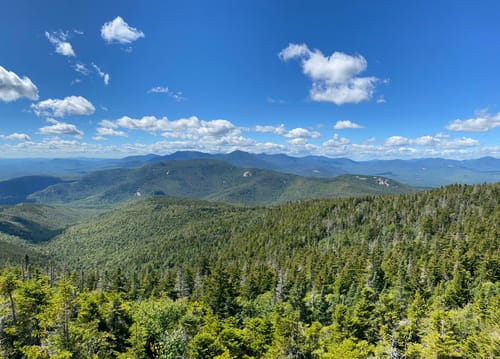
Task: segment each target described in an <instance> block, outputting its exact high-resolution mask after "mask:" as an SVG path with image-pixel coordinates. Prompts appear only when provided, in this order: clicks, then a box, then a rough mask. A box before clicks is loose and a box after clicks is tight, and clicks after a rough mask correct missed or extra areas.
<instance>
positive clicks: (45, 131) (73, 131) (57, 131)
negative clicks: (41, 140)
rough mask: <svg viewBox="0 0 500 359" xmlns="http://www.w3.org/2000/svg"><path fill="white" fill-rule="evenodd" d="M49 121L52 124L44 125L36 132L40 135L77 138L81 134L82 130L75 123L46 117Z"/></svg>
mask: <svg viewBox="0 0 500 359" xmlns="http://www.w3.org/2000/svg"><path fill="white" fill-rule="evenodd" d="M47 121H48V122H49V123H51V124H52V125H49V126H44V127H41V128H40V129H38V133H40V134H42V135H56V136H62V135H66V136H75V137H77V138H80V137H82V136H83V132H82V131H80V130H79V129H78V128H77V127H76V126H75V125H73V124H70V123H66V122H59V121H57V120H54V119H48V120H47Z"/></svg>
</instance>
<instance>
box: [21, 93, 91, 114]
mask: <svg viewBox="0 0 500 359" xmlns="http://www.w3.org/2000/svg"><path fill="white" fill-rule="evenodd" d="M31 108H32V110H33V111H34V112H35V114H36V115H37V116H54V117H65V116H68V115H91V114H93V113H94V112H95V107H94V105H92V103H90V101H88V100H87V99H86V98H84V97H82V96H69V97H65V98H64V99H62V100H61V99H48V100H44V101H40V102H38V103H37V104H32V105H31Z"/></svg>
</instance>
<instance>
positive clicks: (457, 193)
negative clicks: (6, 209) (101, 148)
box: [0, 184, 500, 359]
mask: <svg viewBox="0 0 500 359" xmlns="http://www.w3.org/2000/svg"><path fill="white" fill-rule="evenodd" d="M499 204H500V184H492V185H474V186H462V185H454V186H449V187H444V188H440V189H436V190H432V191H428V192H421V193H414V194H407V195H398V196H393V195H389V196H363V197H356V198H348V199H328V200H326V199H325V200H312V201H303V202H293V203H285V204H281V205H278V206H274V207H267V208H264V207H258V208H248V207H237V206H231V205H227V204H221V203H213V202H204V201H197V200H190V199H175V198H168V197H161V198H151V199H145V200H140V201H136V202H133V203H128V204H126V205H123V206H121V207H119V208H117V209H115V210H114V211H111V212H109V213H106V214H102V215H101V216H99V217H98V218H95V219H92V220H88V221H86V222H82V223H79V224H77V225H74V226H72V227H70V228H68V229H66V230H65V231H64V232H63V233H61V235H59V236H58V237H57V238H56V239H54V240H52V241H50V242H48V243H45V244H43V248H44V249H45V250H47V251H49V253H51V254H52V256H53V260H54V261H55V262H56V263H57V264H58V265H59V268H57V269H55V272H56V273H55V275H54V276H53V277H54V280H51V278H48V277H45V276H44V275H42V274H40V273H39V272H38V271H37V270H36V268H33V266H31V265H28V264H25V265H23V266H22V268H21V269H19V270H15V269H9V270H5V271H4V272H2V273H0V294H1V298H0V319H1V321H0V343H1V344H0V349H1V351H2V352H1V354H4V356H6V357H12V358H21V357H27V358H36V357H37V356H36V355H38V357H44V356H43V355H45V354H44V353H46V356H45V357H57V358H63V357H69V356H71V355H72V357H74V358H89V357H93V356H94V357H99V358H101V357H102V358H112V357H121V358H176V357H181V358H182V357H183V358H204V357H206V358H219V359H221V358H367V357H381V358H383V357H392V358H403V357H405V358H427V357H439V358H451V357H458V358H495V357H498V356H499V355H500V350H499V349H498V348H500V340H499V337H498V333H499V331H500V328H499V323H500V281H499V279H500V276H499V270H498V265H499V263H500V251H499V248H500V228H499V225H498V224H499V223H500V206H499ZM39 246H40V245H39ZM28 268H29V270H28ZM60 268H63V269H66V270H69V271H70V272H71V271H74V273H78V274H77V275H76V274H72V275H69V276H67V275H66V276H65V275H64V273H63V271H62V270H61V269H60ZM14 312H15V314H14ZM42 354H43V355H42ZM50 355H51V356H50Z"/></svg>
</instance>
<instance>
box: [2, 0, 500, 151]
mask: <svg viewBox="0 0 500 359" xmlns="http://www.w3.org/2000/svg"><path fill="white" fill-rule="evenodd" d="M0 8H1V11H0V157H2V158H22V157H111V158H119V157H125V156H130V155H142V154H149V153H155V154H159V155H163V154H169V153H173V152H176V151H183V150H190V151H193V150H194V151H202V152H209V153H228V152H232V151H235V150H242V151H247V152H252V153H268V154H273V153H284V154H288V155H291V156H298V157H302V156H307V155H319V156H328V157H348V158H351V159H354V160H371V159H395V158H400V159H411V158H427V157H442V158H450V159H470V158H480V157H484V156H493V157H497V158H500V102H499V101H500V66H499V64H500V21H498V19H499V18H500V2H498V1H461V0H455V1H441V0H438V1H436V0H433V1H424V0H422V1H412V2H409V1H384V0H382V1H357V0H348V1H317V0H309V1H296V0H287V1H281V0H276V1H271V0H266V1H261V0H253V1H247V0H241V1H234V0H228V1H217V0H213V1H190V0H186V1H169V0H149V1H128V0H120V1H113V0H108V1H102V0H100V1H94V0H85V1H84V0H72V1H67V0H59V1H54V0H45V1H28V0H0Z"/></svg>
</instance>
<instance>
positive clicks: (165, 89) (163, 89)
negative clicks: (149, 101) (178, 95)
mask: <svg viewBox="0 0 500 359" xmlns="http://www.w3.org/2000/svg"><path fill="white" fill-rule="evenodd" d="M168 92H169V89H168V87H162V86H155V87H153V88H151V89H150V90H149V91H148V93H168Z"/></svg>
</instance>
